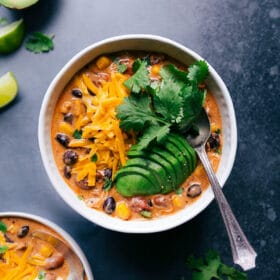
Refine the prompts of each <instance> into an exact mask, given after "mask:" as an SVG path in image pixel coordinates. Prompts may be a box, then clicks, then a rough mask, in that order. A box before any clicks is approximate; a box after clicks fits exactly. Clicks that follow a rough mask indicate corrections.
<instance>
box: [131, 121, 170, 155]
mask: <svg viewBox="0 0 280 280" xmlns="http://www.w3.org/2000/svg"><path fill="white" fill-rule="evenodd" d="M169 131H170V125H168V124H166V125H164V126H158V125H154V126H149V127H148V128H147V129H146V130H145V131H144V134H143V136H141V137H140V138H139V140H138V142H137V144H135V145H133V146H132V148H131V149H132V150H143V149H145V148H147V147H148V146H149V144H150V143H151V142H152V141H153V140H156V141H157V142H158V143H162V142H163V141H164V139H165V138H166V136H167V134H168V133H169Z"/></svg>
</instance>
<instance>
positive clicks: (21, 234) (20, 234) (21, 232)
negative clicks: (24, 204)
mask: <svg viewBox="0 0 280 280" xmlns="http://www.w3.org/2000/svg"><path fill="white" fill-rule="evenodd" d="M28 232H29V226H28V225H25V226H22V227H21V228H20V229H19V231H18V232H17V237H19V238H23V237H25V236H26V235H27V234H28Z"/></svg>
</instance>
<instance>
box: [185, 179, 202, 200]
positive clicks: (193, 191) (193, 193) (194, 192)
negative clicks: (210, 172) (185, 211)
mask: <svg viewBox="0 0 280 280" xmlns="http://www.w3.org/2000/svg"><path fill="white" fill-rule="evenodd" d="M201 192H202V190H201V186H200V184H198V183H193V184H191V185H190V186H189V187H188V190H187V196H188V197H191V198H194V197H197V196H199V195H200V194H201Z"/></svg>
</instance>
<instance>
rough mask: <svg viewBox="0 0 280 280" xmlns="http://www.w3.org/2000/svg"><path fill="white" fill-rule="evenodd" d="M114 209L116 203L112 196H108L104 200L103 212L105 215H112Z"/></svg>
mask: <svg viewBox="0 0 280 280" xmlns="http://www.w3.org/2000/svg"><path fill="white" fill-rule="evenodd" d="M115 209H116V201H115V199H114V198H113V197H112V196H109V197H107V198H106V200H105V201H104V203H103V210H104V211H105V212H106V213H107V214H112V213H113V212H114V211H115Z"/></svg>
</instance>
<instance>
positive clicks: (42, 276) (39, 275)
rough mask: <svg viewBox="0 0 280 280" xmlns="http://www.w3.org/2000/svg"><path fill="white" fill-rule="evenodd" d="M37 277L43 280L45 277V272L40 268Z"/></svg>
mask: <svg viewBox="0 0 280 280" xmlns="http://www.w3.org/2000/svg"><path fill="white" fill-rule="evenodd" d="M38 279H39V280H45V279H46V272H45V271H43V270H41V271H40V272H39V274H38Z"/></svg>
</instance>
